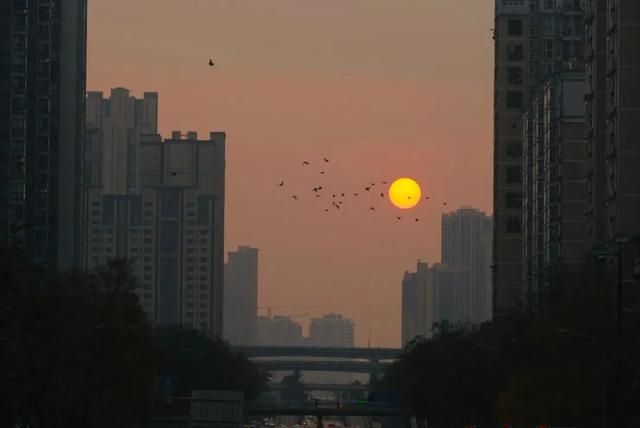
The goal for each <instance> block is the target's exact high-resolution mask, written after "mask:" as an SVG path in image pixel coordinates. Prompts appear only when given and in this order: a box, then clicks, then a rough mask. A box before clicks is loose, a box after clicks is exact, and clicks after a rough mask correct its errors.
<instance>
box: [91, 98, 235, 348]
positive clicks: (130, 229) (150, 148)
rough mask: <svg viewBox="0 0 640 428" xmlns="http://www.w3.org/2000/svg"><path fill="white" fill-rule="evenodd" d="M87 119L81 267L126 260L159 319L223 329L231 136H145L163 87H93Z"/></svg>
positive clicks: (153, 127) (214, 331)
mask: <svg viewBox="0 0 640 428" xmlns="http://www.w3.org/2000/svg"><path fill="white" fill-rule="evenodd" d="M87 118H88V120H87V127H88V129H87V138H86V142H85V144H86V149H85V153H86V155H85V162H84V171H85V177H86V178H85V181H86V183H87V186H86V188H85V195H86V196H85V205H84V213H85V214H84V215H85V217H86V224H85V227H84V235H85V236H86V245H85V247H84V253H85V257H84V265H85V268H87V269H92V268H95V267H97V266H100V265H102V264H104V263H105V262H106V261H107V260H109V259H112V258H116V257H117V258H126V259H128V260H129V261H130V262H131V264H132V267H133V270H134V274H135V275H136V278H137V280H138V287H137V289H136V293H137V294H138V296H139V298H140V303H141V305H142V308H143V309H144V311H145V312H146V313H147V315H148V316H149V319H150V320H151V321H152V322H153V323H154V324H158V325H182V326H187V327H192V328H197V329H200V330H202V331H206V332H207V333H209V334H212V335H217V336H221V335H222V304H223V302H222V296H223V265H224V247H223V245H224V189H225V134H224V133H220V132H213V133H211V134H210V136H209V139H208V140H199V139H198V136H197V134H196V133H195V132H189V133H187V134H186V135H183V134H181V133H180V132H178V131H175V132H173V133H172V137H171V138H169V139H165V140H163V139H162V137H161V136H160V135H157V134H155V133H150V134H145V132H147V131H155V130H156V127H157V95H156V94H152V93H151V94H145V98H144V99H143V100H136V99H134V98H133V97H130V96H129V94H128V91H126V90H122V89H116V90H114V92H113V93H112V98H111V99H108V100H104V99H102V96H101V94H98V93H90V94H89V96H88V103H87ZM123 139H124V140H123ZM123 177H124V179H122V178H123Z"/></svg>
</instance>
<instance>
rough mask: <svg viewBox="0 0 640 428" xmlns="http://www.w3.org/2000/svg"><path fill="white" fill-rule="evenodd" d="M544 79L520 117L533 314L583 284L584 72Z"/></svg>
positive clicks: (526, 288) (527, 281)
mask: <svg viewBox="0 0 640 428" xmlns="http://www.w3.org/2000/svg"><path fill="white" fill-rule="evenodd" d="M572 67H575V68H578V69H577V70H566V71H563V72H559V73H557V74H555V75H552V76H549V78H548V79H547V80H546V82H545V83H544V85H543V88H542V90H541V91H540V92H539V93H538V95H537V96H536V97H534V98H533V100H532V102H531V105H530V108H529V111H528V112H527V113H525V115H524V119H523V120H524V122H525V123H524V133H523V148H524V153H523V173H524V177H523V189H522V192H523V200H524V203H523V220H524V221H523V289H522V299H523V302H525V304H526V305H525V306H526V309H527V310H528V311H529V312H537V311H538V310H539V309H540V307H541V305H543V304H544V300H545V297H546V296H547V295H548V293H549V291H550V290H551V289H553V288H558V287H562V288H563V289H572V288H576V287H580V286H583V284H584V283H585V277H584V272H585V261H586V258H585V255H586V252H587V249H588V242H587V241H588V238H587V228H586V226H585V224H584V212H585V207H586V162H585V150H584V135H585V134H584V111H585V110H584V71H583V70H582V69H581V67H579V66H578V65H575V66H572Z"/></svg>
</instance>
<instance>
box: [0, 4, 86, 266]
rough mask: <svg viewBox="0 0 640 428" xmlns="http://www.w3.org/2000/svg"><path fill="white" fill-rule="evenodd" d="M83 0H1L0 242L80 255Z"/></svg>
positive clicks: (40, 253)
mask: <svg viewBox="0 0 640 428" xmlns="http://www.w3.org/2000/svg"><path fill="white" fill-rule="evenodd" d="M86 7H87V6H86V0H64V1H62V0H44V1H38V2H35V1H26V0H15V1H2V2H0V241H7V240H11V241H13V242H16V243H17V244H19V245H20V246H21V247H23V248H24V250H25V253H26V255H27V256H28V257H29V258H30V259H31V260H32V261H33V262H35V263H37V264H39V265H41V266H44V267H46V268H47V269H48V270H50V271H53V270H64V269H68V268H72V267H75V266H77V265H78V263H79V260H80V240H81V239H80V228H79V227H78V224H80V221H81V214H80V213H81V178H82V172H81V165H82V164H81V151H82V139H83V131H84V91H85V73H86V13H87V10H86Z"/></svg>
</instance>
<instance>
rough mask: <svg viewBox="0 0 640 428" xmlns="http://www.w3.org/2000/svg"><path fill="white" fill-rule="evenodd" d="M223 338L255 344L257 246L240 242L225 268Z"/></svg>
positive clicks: (230, 253) (243, 343)
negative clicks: (248, 245) (247, 245)
mask: <svg viewBox="0 0 640 428" xmlns="http://www.w3.org/2000/svg"><path fill="white" fill-rule="evenodd" d="M223 313H224V329H223V331H224V338H225V339H226V340H227V341H228V342H229V343H231V344H232V345H255V344H256V340H257V333H256V329H257V327H258V320H257V317H258V250H257V249H256V248H251V247H246V246H240V247H238V250H237V251H232V252H229V254H228V261H227V263H226V264H225V268H224V308H223Z"/></svg>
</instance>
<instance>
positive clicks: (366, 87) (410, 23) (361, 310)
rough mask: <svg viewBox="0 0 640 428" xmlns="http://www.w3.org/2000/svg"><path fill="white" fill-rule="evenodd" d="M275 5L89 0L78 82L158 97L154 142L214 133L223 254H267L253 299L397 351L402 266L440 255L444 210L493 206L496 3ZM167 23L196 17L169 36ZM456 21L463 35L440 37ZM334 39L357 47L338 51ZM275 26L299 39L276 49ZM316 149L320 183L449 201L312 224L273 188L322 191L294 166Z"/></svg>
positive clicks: (311, 211) (313, 219)
mask: <svg viewBox="0 0 640 428" xmlns="http://www.w3.org/2000/svg"><path fill="white" fill-rule="evenodd" d="M151 4H153V10H154V15H153V19H152V20H149V19H148V18H147V14H148V11H149V10H150V8H151V6H150V5H151ZM273 4H274V3H273V2H271V3H270V4H269V5H259V4H251V5H250V6H248V3H247V2H203V1H194V2H193V3H192V5H191V6H192V7H191V8H181V7H179V5H178V4H177V3H175V2H170V1H154V2H150V1H141V2H137V3H136V4H131V5H130V4H126V5H125V2H123V1H121V0H115V1H110V2H106V1H95V2H93V3H92V4H91V6H90V7H89V36H88V37H89V40H88V44H89V48H88V83H87V89H88V90H91V91H95V90H100V91H105V92H107V91H108V90H109V89H110V88H111V87H116V86H124V87H127V88H128V89H130V90H131V91H132V93H133V94H141V93H142V92H143V91H157V92H159V96H160V111H159V115H160V120H159V123H160V124H161V126H160V132H161V134H162V135H163V136H167V135H168V134H170V132H171V131H172V130H173V129H182V130H183V131H187V130H195V131H198V132H199V133H201V134H202V133H205V132H208V131H209V130H211V129H224V130H225V132H226V133H227V136H228V156H227V166H228V168H227V183H228V187H227V198H226V202H227V212H226V218H227V229H226V242H225V251H230V250H231V249H232V248H235V247H237V246H238V245H251V246H254V247H257V248H260V250H261V269H260V277H259V281H260V293H259V306H276V304H275V303H276V302H281V303H280V304H281V305H286V304H290V305H294V306H295V305H299V304H302V302H305V301H307V300H311V301H313V302H315V303H316V304H317V306H318V309H314V310H310V312H312V313H313V315H317V314H321V313H328V312H339V313H344V314H345V315H347V316H349V317H350V318H353V319H354V320H355V322H356V324H358V326H359V328H358V332H357V336H356V344H358V345H364V344H366V342H367V336H368V332H369V328H371V332H372V333H371V334H372V344H378V343H380V344H381V345H382V346H397V345H399V343H400V337H399V326H400V311H399V307H400V285H399V284H400V282H401V279H402V274H403V272H404V271H405V270H407V269H408V268H409V267H411V266H413V265H414V263H415V261H416V260H417V259H425V260H428V261H429V262H430V263H435V262H437V261H439V260H440V256H439V254H440V230H439V229H440V222H441V214H442V213H443V212H449V211H453V210H455V209H456V208H458V207H460V206H463V205H471V206H474V207H477V208H479V209H481V210H482V211H485V212H487V213H491V196H492V194H491V160H492V149H491V124H492V121H491V111H490V109H489V108H487V106H490V105H491V103H492V101H491V100H492V95H493V93H492V83H493V81H492V54H491V52H492V40H491V33H490V31H489V28H490V27H491V23H492V15H493V10H492V7H490V5H488V4H485V5H479V4H478V3H477V2H473V1H471V0H469V1H463V2H456V4H444V3H442V4H421V3H420V2H418V1H408V2H405V5H406V7H405V8H395V9H392V8H390V7H389V8H384V7H382V6H383V2H381V1H370V2H366V3H365V2H362V1H359V2H354V3H351V4H349V5H341V7H339V8H338V7H336V5H337V4H338V3H337V2H335V1H330V2H326V3H323V4H322V5H307V4H305V5H304V6H301V5H298V4H296V2H293V1H281V2H277V6H273ZM278 6H279V7H278ZM310 9H312V10H310ZM122 10H126V11H127V13H116V12H117V11H122ZM463 12H464V13H463ZM471 12H474V13H471ZM98 16H100V19H97V17H98ZM256 17H260V19H261V20H260V22H258V21H257V20H256ZM178 18H180V21H181V22H189V23H190V25H187V26H183V27H180V28H176V27H175V26H170V24H171V22H172V21H173V20H174V19H178ZM456 22H458V23H459V24H460V31H456V32H454V34H452V36H451V37H450V38H449V40H446V42H445V41H443V40H442V38H441V37H438V34H439V33H438V31H439V29H443V28H445V27H447V25H451V23H456ZM141 23H144V25H141ZM240 23H241V24H240ZM447 23H449V24H447ZM326 25H330V26H331V28H332V30H333V31H331V32H327V31H326V27H325V26H326ZM453 27H454V28H457V27H456V26H455V25H453ZM463 27H464V29H463ZM247 28H249V29H250V30H247ZM354 28H356V29H359V30H360V31H357V32H354V31H353V30H354ZM168 29H171V31H167V30H168ZM381 29H382V30H381ZM285 30H286V31H285ZM287 31H288V32H289V33H287ZM343 32H349V33H348V34H357V35H358V36H359V37H356V38H353V37H352V38H350V39H348V40H345V43H341V41H342V39H340V35H341V34H343ZM143 33H144V34H145V37H144V38H143V37H136V34H143ZM285 33H287V34H291V35H292V37H291V39H292V40H293V41H295V40H302V39H304V40H305V41H306V42H307V43H308V44H307V45H305V46H301V44H302V43H286V44H281V45H279V46H276V44H277V42H278V41H279V40H280V41H281V40H282V38H283V37H285V36H286V34H285ZM378 33H382V34H378ZM221 34H224V37H222V36H221ZM149 41H153V46H150V45H149ZM189 41H190V42H191V44H188V43H187V42H189ZM181 43H182V44H181ZM270 43H272V44H270ZM398 45H402V46H403V47H405V49H398V48H397V46H398ZM364 47H366V49H364ZM383 51H384V55H382V54H381V52H383ZM98 52H99V54H98ZM209 57H213V59H214V60H215V62H216V67H214V68H213V69H211V68H209V67H208V66H207V61H208V59H209ZM470 69H473V70H474V73H468V71H469V70H470ZM381 100H382V101H381ZM461 152H462V153H465V154H466V156H461V155H460V153H461ZM325 156H326V157H328V158H331V159H332V171H331V174H329V173H328V174H327V176H326V177H323V178H322V180H323V183H326V185H327V186H329V187H335V188H338V187H342V188H346V189H357V188H360V187H363V186H364V185H366V183H369V182H370V181H371V180H377V179H378V178H380V179H393V178H397V177H401V176H408V177H413V178H415V179H416V180H417V181H418V182H419V183H420V185H421V186H422V187H423V190H424V191H425V194H427V195H432V196H433V197H434V198H437V199H445V200H446V201H447V202H448V206H447V207H442V206H440V205H437V204H435V203H433V204H432V203H430V202H429V201H423V203H421V205H420V206H419V207H418V208H416V209H415V210H413V211H412V213H411V214H410V215H414V213H415V214H416V216H420V217H421V222H420V223H417V224H413V223H407V224H395V223H392V222H389V221H387V220H384V221H383V220H380V216H370V215H368V214H369V213H367V212H366V208H365V210H357V211H350V210H345V212H342V213H341V216H330V217H323V216H322V214H323V213H322V212H320V211H318V210H317V209H315V208H314V207H312V206H311V205H305V204H297V205H293V204H292V203H291V202H293V201H291V200H290V199H289V197H288V195H287V196H286V197H285V196H283V195H282V194H280V192H278V190H279V189H278V187H277V183H279V182H280V181H281V180H282V179H285V180H287V179H288V180H291V179H293V180H294V183H295V180H296V179H297V180H298V183H297V185H298V186H300V188H302V189H306V187H309V188H311V187H314V186H316V185H317V184H315V183H314V184H313V185H311V186H307V185H306V183H308V182H309V181H308V180H315V176H313V177H309V176H307V174H309V171H305V170H302V169H301V166H300V162H302V160H304V159H310V160H312V159H314V158H315V159H317V160H318V161H320V160H321V159H322V157H325ZM297 177H300V178H297ZM382 211H383V212H382V213H378V214H389V217H391V218H392V215H393V213H395V212H399V211H400V210H397V209H394V208H392V207H391V206H390V205H389V204H387V205H385V207H384V209H383V210H382ZM388 223H391V224H389V225H388V226H389V227H382V226H383V225H385V224H388ZM333 234H335V235H337V237H339V239H336V236H332V235H333ZM294 267H295V268H294ZM338 293H340V299H337V298H336V297H337V296H338ZM356 296H358V297H359V303H360V304H358V305H356V304H355V302H356ZM385 309H386V310H387V312H386V315H385V316H384V317H376V314H378V313H381V311H383V310H385ZM285 315H286V314H285ZM381 318H382V319H381Z"/></svg>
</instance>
